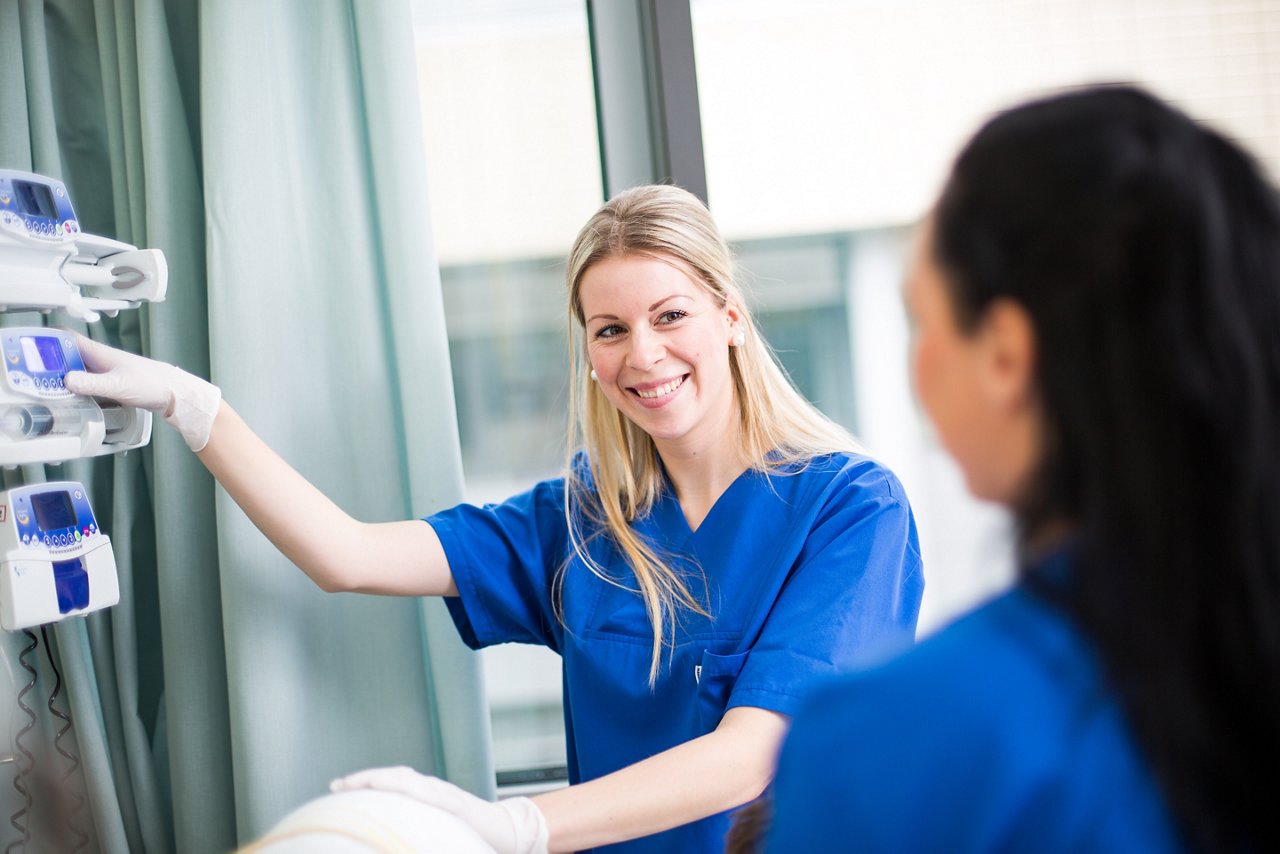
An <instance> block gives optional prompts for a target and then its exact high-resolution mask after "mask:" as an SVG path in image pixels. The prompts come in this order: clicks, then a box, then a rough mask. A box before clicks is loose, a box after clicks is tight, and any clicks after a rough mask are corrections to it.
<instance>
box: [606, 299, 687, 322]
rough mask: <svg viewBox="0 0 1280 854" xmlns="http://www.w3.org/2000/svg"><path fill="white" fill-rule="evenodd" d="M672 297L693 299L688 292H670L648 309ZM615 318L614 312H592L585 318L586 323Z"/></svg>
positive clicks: (652, 309)
mask: <svg viewBox="0 0 1280 854" xmlns="http://www.w3.org/2000/svg"><path fill="white" fill-rule="evenodd" d="M673 299H693V297H691V296H689V295H688V294H671V295H670V296H665V297H663V298H662V299H660V300H658V301H657V302H655V303H654V304H653V305H651V306H649V308H648V310H649V311H654V310H655V309H657V308H658V306H660V305H662V304H663V303H664V302H670V301H671V300H673ZM617 319H618V316H617V315H616V314H593V315H591V316H590V317H588V318H587V323H590V322H591V321H593V320H617Z"/></svg>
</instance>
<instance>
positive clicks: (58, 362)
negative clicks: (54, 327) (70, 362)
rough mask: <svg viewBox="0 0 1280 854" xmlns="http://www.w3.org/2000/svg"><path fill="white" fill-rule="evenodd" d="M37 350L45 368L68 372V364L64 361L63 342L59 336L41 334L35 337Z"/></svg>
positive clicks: (54, 371)
mask: <svg viewBox="0 0 1280 854" xmlns="http://www.w3.org/2000/svg"><path fill="white" fill-rule="evenodd" d="M35 345H36V352H38V353H39V354H40V361H41V362H43V363H44V370H45V371H48V372H50V373H56V374H61V373H65V372H66V364H65V363H64V362H63V361H62V342H61V341H59V340H58V339H57V338H48V337H44V336H41V337H39V338H37V339H35Z"/></svg>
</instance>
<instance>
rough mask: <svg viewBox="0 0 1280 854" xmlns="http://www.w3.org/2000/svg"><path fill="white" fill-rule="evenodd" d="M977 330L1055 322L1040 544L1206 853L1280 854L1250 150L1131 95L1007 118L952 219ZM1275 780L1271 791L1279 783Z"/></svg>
mask: <svg viewBox="0 0 1280 854" xmlns="http://www.w3.org/2000/svg"><path fill="white" fill-rule="evenodd" d="M933 234H934V238H933V246H932V250H933V254H934V259H935V261H936V262H937V263H938V265H939V266H940V268H941V269H942V270H943V271H944V273H945V274H946V275H945V278H946V279H947V281H948V284H949V288H950V291H951V293H950V296H951V301H952V303H953V306H954V308H955V311H956V314H957V317H958V318H959V322H960V323H961V324H962V325H966V324H967V325H973V324H977V323H978V322H979V321H980V319H981V318H982V316H983V312H984V310H985V309H986V308H987V307H988V306H989V305H990V304H991V303H992V302H993V301H994V300H997V299H1011V300H1014V301H1016V302H1017V303H1018V304H1020V305H1021V306H1023V307H1024V308H1025V309H1026V311H1027V312H1028V314H1029V315H1030V317H1031V321H1032V323H1033V325H1034V328H1035V332H1036V336H1037V342H1038V352H1037V365H1036V382H1037V388H1036V391H1037V394H1038V399H1039V403H1040V406H1041V408H1042V411H1043V413H1044V421H1045V429H1046V433H1047V436H1046V450H1045V452H1044V455H1043V459H1042V460H1041V461H1040V464H1039V468H1038V470H1037V471H1036V472H1035V474H1034V476H1033V477H1032V478H1031V482H1030V483H1029V484H1027V487H1026V489H1025V491H1024V492H1023V493H1022V494H1021V495H1020V496H1019V498H1018V500H1017V503H1016V506H1015V508H1014V509H1015V514H1016V516H1017V518H1018V520H1019V526H1020V533H1021V537H1022V542H1023V544H1024V546H1028V544H1030V543H1031V542H1033V541H1035V540H1036V538H1037V536H1038V535H1039V534H1041V533H1044V532H1045V531H1046V530H1048V529H1049V527H1050V526H1060V525H1062V524H1063V523H1066V524H1067V525H1069V526H1070V528H1071V529H1072V530H1073V531H1074V532H1075V536H1074V541H1075V548H1076V549H1077V550H1078V560H1077V563H1076V566H1075V569H1074V572H1073V575H1072V578H1071V582H1070V584H1069V585H1068V586H1066V587H1065V588H1064V589H1063V590H1062V591H1060V592H1058V593H1057V594H1056V595H1057V596H1058V597H1059V598H1060V600H1061V601H1062V603H1063V604H1064V605H1065V607H1066V608H1067V610H1068V611H1069V613H1071V614H1072V616H1073V618H1074V619H1075V620H1077V621H1078V623H1079V624H1080V625H1081V626H1082V628H1083V630H1084V631H1085V632H1086V634H1087V635H1088V637H1089V638H1090V639H1091V641H1092V642H1093V643H1094V645H1095V646H1096V649H1097V650H1098V653H1099V655H1100V656H1101V660H1102V662H1103V666H1104V669H1105V671H1106V673H1107V676H1108V678H1109V680H1110V681H1111V684H1112V685H1113V686H1114V688H1115V690H1116V691H1117V692H1118V695H1119V697H1120V700H1121V704H1122V707H1123V709H1124V711H1125V714H1126V718H1127V720H1128V722H1129V725H1130V727H1131V729H1132V731H1133V732H1134V734H1135V737H1136V739H1137V742H1138V744H1139V746H1140V748H1141V749H1142V751H1143V752H1144V754H1145V756H1146V757H1147V760H1148V761H1149V763H1150V765H1151V767H1152V769H1153V772H1154V774H1155V777H1156V780H1157V782H1158V785H1159V786H1160V787H1161V790H1162V792H1163V793H1164V796H1165V798H1166V801H1167V803H1169V805H1170V807H1171V811H1172V813H1173V816H1174V819H1175V820H1176V821H1177V822H1178V823H1179V827H1180V829H1181V832H1182V834H1183V837H1184V839H1185V841H1186V842H1187V844H1188V845H1189V846H1191V847H1192V848H1196V849H1203V850H1280V821H1277V820H1276V818H1275V817H1274V813H1275V810H1276V808H1277V807H1276V803H1275V795H1276V789H1275V788H1273V786H1274V781H1275V779H1276V769H1277V768H1278V767H1280V208H1278V206H1277V196H1276V193H1275V190H1274V189H1273V188H1272V187H1271V186H1270V185H1269V184H1268V182H1267V180H1266V179H1265V178H1264V177H1263V174H1262V172H1261V170H1260V168H1259V167H1258V165H1257V164H1256V163H1255V162H1254V161H1253V160H1252V159H1251V158H1250V156H1249V155H1248V154H1247V153H1246V152H1244V151H1243V150H1242V149H1241V148H1240V147H1239V146H1237V145H1235V144H1234V143H1232V142H1230V141H1229V140H1227V139H1226V138H1225V137H1224V136H1222V135H1221V134H1219V133H1217V132H1215V131H1214V130H1212V129H1210V128H1207V127H1205V126H1203V125H1201V124H1198V123H1197V122H1196V121H1194V120H1192V119H1191V118H1189V117H1188V116H1186V115H1185V114H1184V113H1182V112H1180V111H1178V110H1176V109H1174V108H1172V107H1170V106H1169V105H1167V104H1164V103H1162V102H1161V101H1160V100H1158V99H1157V98H1155V97H1152V96H1151V95H1150V94H1148V93H1146V92H1144V91H1142V90H1140V89H1137V88H1134V87H1130V86H1099V87H1090V88H1087V89H1081V90H1076V91H1072V92H1069V93H1067V94H1063V95H1058V96H1054V97H1050V98H1046V99H1043V100H1039V101H1036V102H1032V103H1030V104H1025V105H1023V106H1020V107H1018V108H1015V109H1013V110H1010V111H1008V112H1006V113H1003V114H1001V115H998V116H997V117H996V118H994V119H992V120H991V121H990V122H988V123H987V124H986V125H985V126H984V127H983V128H982V129H981V130H980V131H979V132H978V133H977V135H976V136H975V137H974V138H973V140H972V141H971V142H970V143H969V144H968V145H967V147H966V148H965V149H964V150H963V151H962V152H961V154H960V155H959V157H958V158H957V160H956V163H955V165H954V167H953V171H952V174H951V177H950V179H949V180H948V183H947V185H946V188H945V189H944V191H943V194H942V196H941V198H940V200H939V202H938V206H937V208H936V209H935V213H934V231H933ZM1261 781H1265V782H1261Z"/></svg>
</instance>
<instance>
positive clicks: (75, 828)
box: [40, 624, 89, 854]
mask: <svg viewBox="0 0 1280 854" xmlns="http://www.w3.org/2000/svg"><path fill="white" fill-rule="evenodd" d="M40 639H41V640H43V641H44V652H45V656H46V657H48V659H49V667H50V669H51V670H53V679H54V681H53V692H52V693H50V694H49V713H50V714H52V715H53V716H54V717H55V718H57V719H58V720H60V721H62V726H61V727H60V728H59V729H58V731H57V733H55V734H54V736H53V749H54V750H55V751H56V752H57V754H58V755H59V756H61V757H63V758H64V759H66V760H67V761H68V762H70V763H71V765H70V767H69V768H67V770H66V771H65V772H64V773H63V775H62V783H63V784H64V787H65V791H66V794H67V796H68V797H70V798H71V809H70V810H69V811H68V812H67V816H66V819H67V829H68V830H69V831H71V834H72V835H73V836H74V837H75V838H76V844H75V847H73V848H72V849H71V851H72V854H75V852H79V851H83V850H84V849H85V847H86V846H87V845H88V844H89V835H88V834H87V833H85V832H84V831H82V830H81V829H80V827H79V825H78V824H77V823H76V819H77V817H78V816H79V815H80V811H81V810H82V809H84V803H85V801H84V798H83V797H82V796H81V794H80V791H79V788H80V787H79V781H78V779H76V778H75V773H76V772H77V771H79V770H80V759H79V758H78V757H77V756H76V755H75V754H74V753H72V752H71V751H69V750H67V749H66V748H64V747H63V746H62V737H63V736H64V735H66V734H67V733H68V732H70V731H71V707H70V705H68V706H67V711H66V712H62V711H61V710H59V709H58V708H57V706H55V705H54V701H56V700H57V699H58V696H59V695H60V694H61V693H62V673H61V672H59V670H58V664H57V662H56V661H54V659H53V644H51V643H49V627H48V625H47V624H46V625H43V626H41V627H40ZM68 783H69V785H67V784H68Z"/></svg>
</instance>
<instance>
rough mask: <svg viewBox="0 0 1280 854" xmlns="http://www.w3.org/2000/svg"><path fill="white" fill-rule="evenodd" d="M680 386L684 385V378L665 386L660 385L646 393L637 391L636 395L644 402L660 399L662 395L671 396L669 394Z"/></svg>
mask: <svg viewBox="0 0 1280 854" xmlns="http://www.w3.org/2000/svg"><path fill="white" fill-rule="evenodd" d="M682 385H684V377H680V378H678V379H674V380H672V381H671V382H669V383H666V384H665V385H660V386H658V387H657V388H651V389H649V390H648V391H640V390H638V389H637V390H636V394H638V395H640V396H641V397H643V398H644V399H646V400H652V399H653V398H655V397H662V396H663V395H666V394H671V392H673V391H675V390H676V389H678V388H680V386H682Z"/></svg>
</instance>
